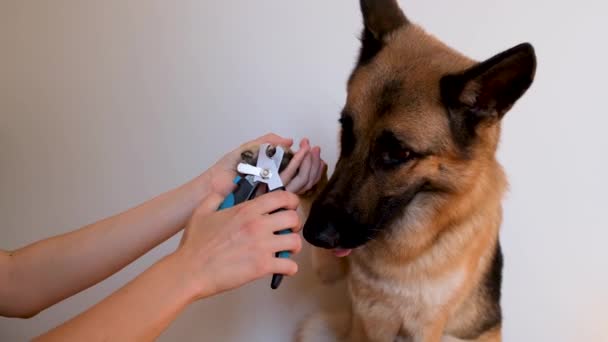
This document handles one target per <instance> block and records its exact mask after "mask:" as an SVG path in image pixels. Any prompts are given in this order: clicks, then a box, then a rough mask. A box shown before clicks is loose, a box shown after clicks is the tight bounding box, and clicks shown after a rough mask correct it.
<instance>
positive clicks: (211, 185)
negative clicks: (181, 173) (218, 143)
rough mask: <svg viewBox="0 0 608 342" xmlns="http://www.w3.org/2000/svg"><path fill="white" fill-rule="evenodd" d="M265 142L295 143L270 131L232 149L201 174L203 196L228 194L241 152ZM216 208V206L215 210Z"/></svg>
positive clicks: (278, 143)
mask: <svg viewBox="0 0 608 342" xmlns="http://www.w3.org/2000/svg"><path fill="white" fill-rule="evenodd" d="M264 143H269V144H272V145H279V146H284V147H290V146H291V145H292V144H293V140H292V139H286V138H283V137H281V136H278V135H276V134H272V133H270V134H266V135H264V136H262V137H259V138H257V139H254V140H251V141H248V142H246V143H244V144H242V145H241V146H239V147H238V148H236V149H234V150H232V151H231V152H229V153H228V154H226V155H225V156H223V157H222V158H221V159H220V160H218V161H217V162H216V163H215V164H214V165H213V166H211V167H210V168H209V169H208V170H207V171H205V172H204V173H203V174H202V175H201V179H202V180H203V182H204V183H205V188H206V189H207V191H205V193H204V194H203V198H204V197H207V196H208V195H210V194H218V195H220V196H222V197H226V196H228V194H230V192H231V191H233V190H234V183H233V180H234V178H235V177H236V176H237V171H236V167H237V165H238V163H239V162H241V158H242V157H241V154H242V153H243V152H244V151H257V149H258V148H259V146H260V145H261V144H264ZM216 209H217V208H214V209H213V210H216Z"/></svg>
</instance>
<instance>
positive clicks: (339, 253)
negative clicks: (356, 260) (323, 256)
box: [334, 248, 353, 258]
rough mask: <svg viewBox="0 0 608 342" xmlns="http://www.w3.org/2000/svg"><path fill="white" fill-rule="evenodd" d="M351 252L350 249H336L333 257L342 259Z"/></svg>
mask: <svg viewBox="0 0 608 342" xmlns="http://www.w3.org/2000/svg"><path fill="white" fill-rule="evenodd" d="M352 251H353V250H352V249H340V248H336V249H334V255H335V256H337V257H338V258H342V257H345V256H347V255H349V254H350V252H352Z"/></svg>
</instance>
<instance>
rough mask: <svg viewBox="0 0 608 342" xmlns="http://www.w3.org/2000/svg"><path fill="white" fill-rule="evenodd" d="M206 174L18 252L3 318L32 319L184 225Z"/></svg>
mask: <svg viewBox="0 0 608 342" xmlns="http://www.w3.org/2000/svg"><path fill="white" fill-rule="evenodd" d="M204 177H205V175H202V176H199V177H198V178H197V179H195V180H193V181H191V182H189V183H187V184H185V185H183V186H181V187H179V188H176V189H174V190H171V191H169V192H166V193H164V194H162V195H160V196H158V197H156V198H154V199H152V200H150V201H147V202H145V203H143V204H141V205H139V206H137V207H134V208H132V209H130V210H127V211H125V212H123V213H121V214H118V215H115V216H113V217H110V218H108V219H105V220H102V221H99V222H97V223H94V224H91V225H88V226H85V227H83V228H81V229H79V230H77V231H74V232H70V233H67V234H64V235H60V236H57V237H53V238H50V239H47V240H43V241H40V242H37V243H34V244H32V245H29V246H26V247H24V248H21V249H19V250H16V251H14V252H13V253H12V255H11V256H10V259H9V260H10V264H11V265H10V266H11V267H10V269H11V270H12V271H11V273H10V277H8V282H6V283H5V284H4V285H3V289H2V290H0V297H2V298H1V299H2V300H0V302H1V303H2V304H0V314H3V315H8V316H20V317H28V316H32V315H34V314H36V313H37V312H39V311H41V310H43V309H45V308H47V307H49V306H51V305H53V304H55V303H57V302H59V301H61V300H63V299H64V298H67V297H69V296H71V295H73V294H75V293H78V292H80V291H82V290H84V289H86V288H88V287H90V286H92V285H94V284H96V283H98V282H99V281H101V280H103V279H105V278H107V277H109V276H110V275H112V274H113V273H115V272H117V271H118V270H120V269H122V268H123V267H125V266H126V265H128V264H129V263H131V262H132V261H133V260H135V259H137V258H138V257H140V256H141V255H143V254H144V253H146V252H147V251H149V250H150V249H152V248H153V247H155V246H157V245H158V244H159V243H161V242H162V241H165V240H166V239H168V238H169V237H171V236H172V235H174V234H175V233H176V232H178V231H179V230H180V229H181V228H182V227H184V226H185V224H186V222H187V220H188V218H189V217H190V216H191V214H192V211H193V210H194V208H196V207H197V206H198V204H199V203H200V199H201V198H202V197H203V196H205V195H206V192H207V191H208V190H207V188H206V180H205V179H204Z"/></svg>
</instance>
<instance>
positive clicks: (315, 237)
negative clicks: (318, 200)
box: [304, 206, 344, 249]
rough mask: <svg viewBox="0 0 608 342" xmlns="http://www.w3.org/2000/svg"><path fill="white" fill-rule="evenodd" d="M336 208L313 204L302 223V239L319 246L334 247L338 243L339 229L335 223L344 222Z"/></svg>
mask: <svg viewBox="0 0 608 342" xmlns="http://www.w3.org/2000/svg"><path fill="white" fill-rule="evenodd" d="M338 213H339V210H338V209H337V208H333V207H328V206H316V207H315V206H313V208H312V210H311V213H310V215H309V216H308V220H306V224H305V225H304V239H306V241H308V242H309V243H311V244H312V245H314V246H317V247H321V248H328V249H331V248H336V247H338V245H339V244H340V231H339V229H338V226H337V224H339V223H344V219H341V216H342V215H338Z"/></svg>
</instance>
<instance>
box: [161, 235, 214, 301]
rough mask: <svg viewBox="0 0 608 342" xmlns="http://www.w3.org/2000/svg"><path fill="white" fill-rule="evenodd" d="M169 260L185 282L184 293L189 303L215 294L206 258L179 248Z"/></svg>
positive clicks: (183, 282) (182, 281)
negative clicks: (207, 273)
mask: <svg viewBox="0 0 608 342" xmlns="http://www.w3.org/2000/svg"><path fill="white" fill-rule="evenodd" d="M167 259H168V262H169V263H170V264H171V267H172V268H173V269H175V270H177V272H178V274H179V275H178V277H179V278H180V279H181V281H180V282H181V283H182V284H183V291H184V295H185V296H186V297H187V300H188V302H189V303H191V302H194V301H197V300H199V299H202V298H205V297H209V296H212V295H213V294H215V290H214V288H213V285H212V283H211V282H210V279H211V278H210V277H209V276H206V275H205V274H204V273H205V265H204V263H205V262H204V260H200V258H198V257H196V256H194V255H191V253H188V252H187V251H186V250H185V249H184V248H181V247H180V248H178V249H177V250H176V251H175V252H173V253H172V254H170V255H169V256H168V257H167Z"/></svg>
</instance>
